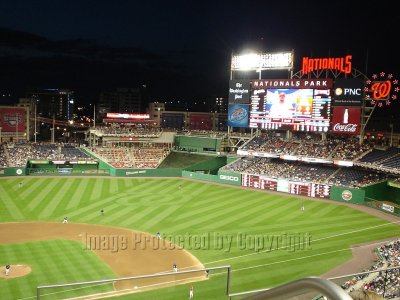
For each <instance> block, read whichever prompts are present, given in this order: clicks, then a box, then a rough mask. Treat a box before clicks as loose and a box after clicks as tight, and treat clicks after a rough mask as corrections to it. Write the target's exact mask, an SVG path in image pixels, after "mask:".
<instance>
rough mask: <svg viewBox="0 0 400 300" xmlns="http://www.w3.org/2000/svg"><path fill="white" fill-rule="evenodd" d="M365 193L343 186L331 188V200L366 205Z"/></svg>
mask: <svg viewBox="0 0 400 300" xmlns="http://www.w3.org/2000/svg"><path fill="white" fill-rule="evenodd" d="M364 198H365V191H363V190H359V189H351V188H346V187H341V186H333V187H332V188H331V196H330V199H331V200H337V201H344V202H349V203H358V204H361V203H364Z"/></svg>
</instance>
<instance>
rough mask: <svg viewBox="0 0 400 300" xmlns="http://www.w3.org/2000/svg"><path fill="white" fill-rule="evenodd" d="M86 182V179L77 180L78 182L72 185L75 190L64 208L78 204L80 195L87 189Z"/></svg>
mask: <svg viewBox="0 0 400 300" xmlns="http://www.w3.org/2000/svg"><path fill="white" fill-rule="evenodd" d="M88 183H89V180H88V179H80V180H79V184H78V185H75V186H74V189H75V191H74V193H73V194H72V195H71V199H70V201H69V202H68V205H67V206H66V207H65V209H67V210H68V209H72V208H75V207H78V206H79V204H80V202H81V200H82V195H83V194H85V191H86V190H87V189H88Z"/></svg>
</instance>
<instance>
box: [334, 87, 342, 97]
mask: <svg viewBox="0 0 400 300" xmlns="http://www.w3.org/2000/svg"><path fill="white" fill-rule="evenodd" d="M342 94H343V89H342V88H337V89H335V95H336V96H341V95H342Z"/></svg>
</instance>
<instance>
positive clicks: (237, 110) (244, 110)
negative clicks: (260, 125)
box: [228, 104, 249, 127]
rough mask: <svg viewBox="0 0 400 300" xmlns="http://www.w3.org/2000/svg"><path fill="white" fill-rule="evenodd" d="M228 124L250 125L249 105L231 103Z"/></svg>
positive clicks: (236, 125) (235, 125)
mask: <svg viewBox="0 0 400 300" xmlns="http://www.w3.org/2000/svg"><path fill="white" fill-rule="evenodd" d="M228 126H231V127H248V126H249V106H248V105H245V104H233V105H231V104H230V105H229V106H228Z"/></svg>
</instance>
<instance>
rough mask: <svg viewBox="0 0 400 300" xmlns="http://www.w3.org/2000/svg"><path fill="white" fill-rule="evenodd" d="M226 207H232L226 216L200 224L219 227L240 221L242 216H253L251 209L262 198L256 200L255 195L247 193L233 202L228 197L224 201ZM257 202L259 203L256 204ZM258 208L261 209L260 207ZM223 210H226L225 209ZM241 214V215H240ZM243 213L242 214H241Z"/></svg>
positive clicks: (260, 201)
mask: <svg viewBox="0 0 400 300" xmlns="http://www.w3.org/2000/svg"><path fill="white" fill-rule="evenodd" d="M222 203H225V205H226V207H230V208H231V210H230V212H229V213H228V214H226V216H225V217H224V218H220V217H217V218H216V219H215V220H207V222H210V223H207V224H204V225H201V224H199V226H200V227H201V228H204V229H208V228H218V227H225V226H227V224H228V223H231V222H233V223H235V224H236V223H240V219H241V218H244V219H246V218H249V217H251V215H250V213H249V211H251V210H254V211H255V209H254V206H256V205H257V204H259V203H262V200H260V199H259V200H258V201H257V200H255V199H254V197H253V195H247V196H246V197H243V196H242V197H241V198H240V201H239V202H236V201H235V202H233V201H231V200H229V199H226V200H225V201H224V202H222ZM256 203H257V204H256ZM258 209H260V208H259V207H258ZM223 211H226V210H225V209H224V210H223ZM238 215H239V216H238ZM240 215H241V216H240ZM235 226H236V225H235Z"/></svg>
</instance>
